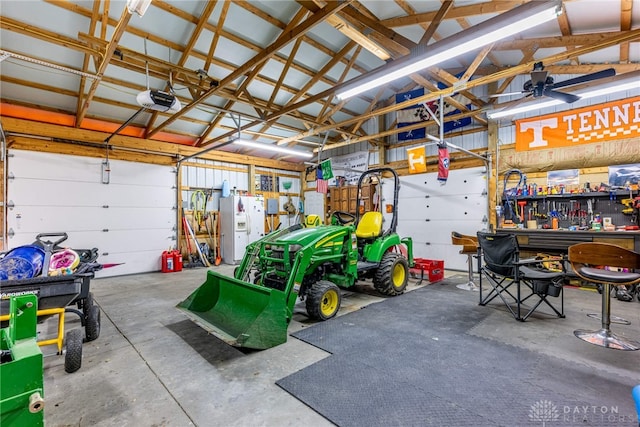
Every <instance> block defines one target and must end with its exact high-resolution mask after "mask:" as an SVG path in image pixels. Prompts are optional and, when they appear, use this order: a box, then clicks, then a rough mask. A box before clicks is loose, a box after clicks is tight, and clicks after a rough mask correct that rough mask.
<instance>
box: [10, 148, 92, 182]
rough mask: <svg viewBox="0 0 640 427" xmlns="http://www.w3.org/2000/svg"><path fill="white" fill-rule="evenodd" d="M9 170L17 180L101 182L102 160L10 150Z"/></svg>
mask: <svg viewBox="0 0 640 427" xmlns="http://www.w3.org/2000/svg"><path fill="white" fill-rule="evenodd" d="M10 153H11V157H10V159H9V162H8V164H9V168H10V170H11V171H12V172H13V174H14V175H15V177H16V178H31V179H45V180H60V181H69V182H82V181H84V182H97V183H100V182H101V176H102V161H103V160H102V159H98V158H92V157H80V156H66V155H56V154H47V153H39V152H35V151H23V150H10Z"/></svg>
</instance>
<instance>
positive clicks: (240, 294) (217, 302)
mask: <svg viewBox="0 0 640 427" xmlns="http://www.w3.org/2000/svg"><path fill="white" fill-rule="evenodd" d="M286 299H287V298H286V295H285V293H284V292H282V291H279V290H277V289H271V288H267V287H264V286H258V285H253V284H251V283H247V282H243V281H241V280H238V279H235V278H233V277H226V276H223V275H221V274H219V273H216V272H213V271H208V272H207V281H206V282H205V283H204V284H203V285H202V286H200V287H199V288H198V289H196V291H195V292H193V293H192V294H191V295H190V296H189V297H188V298H187V299H186V300H184V301H183V302H181V303H180V304H178V305H177V308H179V309H181V310H182V311H183V312H184V313H185V314H186V315H187V316H188V317H189V318H190V319H191V320H193V321H194V322H195V323H196V324H198V325H200V326H201V327H202V328H204V329H205V330H207V331H209V332H210V333H212V334H213V335H215V336H216V337H218V338H220V339H221V340H223V341H225V342H227V343H228V344H231V345H233V346H236V347H247V348H254V349H261V350H262V349H266V348H271V347H275V346H277V345H279V344H282V343H284V342H286V341H287V327H288V325H289V319H290V318H291V316H290V315H287V310H288V309H287V301H286Z"/></svg>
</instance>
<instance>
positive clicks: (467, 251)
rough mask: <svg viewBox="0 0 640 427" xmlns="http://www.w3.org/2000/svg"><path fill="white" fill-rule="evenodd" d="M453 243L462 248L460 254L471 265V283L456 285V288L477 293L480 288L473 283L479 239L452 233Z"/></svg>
mask: <svg viewBox="0 0 640 427" xmlns="http://www.w3.org/2000/svg"><path fill="white" fill-rule="evenodd" d="M451 243H453V244H454V245H461V246H462V249H461V250H460V253H461V254H463V255H466V256H467V263H468V264H469V282H468V283H465V284H461V285H456V287H457V288H458V289H462V290H465V291H477V290H478V289H479V288H478V286H477V285H476V284H475V283H474V282H473V256H474V255H477V254H478V237H477V236H468V235H465V234H460V233H457V232H455V231H452V232H451Z"/></svg>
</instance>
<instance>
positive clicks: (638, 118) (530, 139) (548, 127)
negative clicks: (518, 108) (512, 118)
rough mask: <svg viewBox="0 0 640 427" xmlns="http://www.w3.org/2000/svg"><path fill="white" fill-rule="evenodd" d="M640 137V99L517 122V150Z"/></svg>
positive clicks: (551, 147) (628, 99) (598, 105)
mask: <svg viewBox="0 0 640 427" xmlns="http://www.w3.org/2000/svg"><path fill="white" fill-rule="evenodd" d="M639 136H640V96H637V97H634V98H627V99H623V100H620V101H613V102H607V103H604V104H596V105H592V106H590V107H585V108H580V109H578V110H568V111H562V112H559V113H554V114H547V115H545V116H538V117H533V118H530V119H523V120H516V151H529V150H537V149H553V148H558V147H571V146H576V145H581V144H592V143H595V142H603V141H612V140H616V139H628V138H637V137H639Z"/></svg>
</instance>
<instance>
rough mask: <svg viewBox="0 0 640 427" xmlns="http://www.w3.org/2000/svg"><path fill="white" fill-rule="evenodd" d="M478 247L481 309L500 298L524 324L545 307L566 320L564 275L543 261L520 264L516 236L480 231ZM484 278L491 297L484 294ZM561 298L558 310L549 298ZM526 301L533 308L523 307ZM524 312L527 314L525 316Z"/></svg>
mask: <svg viewBox="0 0 640 427" xmlns="http://www.w3.org/2000/svg"><path fill="white" fill-rule="evenodd" d="M478 245H479V247H478V271H479V272H480V305H482V306H484V305H486V304H488V303H489V302H491V301H493V300H494V299H495V298H496V297H498V298H500V299H501V300H502V302H503V303H504V305H505V306H506V307H507V309H508V310H509V312H510V313H511V314H512V315H513V317H514V318H515V319H516V320H520V321H522V322H524V321H525V320H527V319H528V318H529V316H531V315H532V314H533V313H534V312H535V311H536V310H537V309H538V307H540V306H541V305H542V304H543V303H544V304H545V305H546V306H548V307H550V308H551V310H553V313H554V314H555V315H556V316H557V317H560V318H563V317H565V316H564V293H563V292H562V284H563V281H564V273H563V272H553V271H549V270H546V269H544V268H543V267H542V262H543V261H544V260H540V259H526V260H521V259H520V250H519V248H518V240H517V239H516V236H515V235H513V234H491V233H485V232H481V231H479V232H478ZM483 278H484V279H485V282H486V283H487V284H488V285H489V286H490V287H491V289H490V290H489V293H488V294H483V290H482V283H483ZM558 296H560V309H559V310H558V309H557V308H556V307H555V306H554V305H553V304H552V303H551V301H550V300H549V299H548V297H558ZM529 300H531V301H529ZM527 301H529V304H533V305H532V306H531V307H530V306H529V305H527V306H525V307H523V304H524V303H525V302H527ZM534 301H535V303H533V302H534ZM514 305H515V309H514V307H513V306H514ZM526 310H528V311H526ZM523 311H526V313H525V314H524V315H523Z"/></svg>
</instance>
